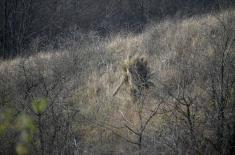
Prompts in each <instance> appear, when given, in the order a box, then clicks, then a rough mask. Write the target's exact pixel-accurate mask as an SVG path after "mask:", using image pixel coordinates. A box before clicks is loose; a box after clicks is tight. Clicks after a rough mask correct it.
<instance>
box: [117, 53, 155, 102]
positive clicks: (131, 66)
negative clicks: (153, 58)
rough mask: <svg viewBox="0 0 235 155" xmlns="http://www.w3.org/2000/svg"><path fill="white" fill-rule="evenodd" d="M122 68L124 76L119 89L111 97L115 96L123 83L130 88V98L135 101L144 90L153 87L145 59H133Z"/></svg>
mask: <svg viewBox="0 0 235 155" xmlns="http://www.w3.org/2000/svg"><path fill="white" fill-rule="evenodd" d="M122 68H123V71H124V76H123V79H122V81H121V83H120V85H119V87H117V89H116V90H115V91H114V93H113V96H115V95H116V94H117V92H118V91H119V89H120V88H121V86H122V85H123V84H124V83H125V84H126V85H127V86H128V87H129V88H130V93H131V96H132V97H133V98H134V99H135V100H136V99H137V98H139V97H141V96H142V95H143V93H144V92H145V90H147V89H148V88H150V87H151V86H153V83H152V82H151V81H150V76H151V73H150V69H149V67H148V63H147V60H146V58H144V57H135V58H133V59H128V60H127V61H126V62H125V63H124V64H123V66H122Z"/></svg>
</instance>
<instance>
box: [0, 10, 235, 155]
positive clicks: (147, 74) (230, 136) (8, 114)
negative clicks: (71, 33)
mask: <svg viewBox="0 0 235 155" xmlns="http://www.w3.org/2000/svg"><path fill="white" fill-rule="evenodd" d="M79 35H80V36H81V37H80V38H79V39H74V38H73V37H71V38H70V39H68V40H64V41H63V44H62V45H60V46H59V47H60V48H58V49H57V50H54V49H50V48H48V49H47V50H45V51H41V52H40V53H36V52H35V53H36V54H35V55H32V56H29V57H18V58H14V59H12V60H1V62H0V107H1V109H0V112H1V113H0V123H1V124H0V154H15V153H16V152H17V153H18V154H102V155H104V154H107V155H109V154H139V155H140V154H142V155H144V154H224V155H225V154H235V149H234V146H235V141H234V140H235V130H234V129H235V121H234V120H235V90H234V88H235V43H234V41H235V10H233V9H227V10H224V11H221V12H219V13H214V14H212V13H207V14H203V15H195V16H192V17H190V18H185V19H178V18H173V19H172V18H171V19H165V20H162V21H161V22H158V23H151V24H148V26H146V28H145V30H144V31H143V33H140V34H134V33H126V32H123V33H122V32H120V33H119V34H117V35H113V36H110V37H107V38H101V37H100V36H98V35H97V34H95V33H92V32H91V33H89V34H79ZM32 50H37V48H36V47H35V48H32ZM32 53H34V51H32ZM15 148H16V149H15ZM15 150H16V151H15Z"/></svg>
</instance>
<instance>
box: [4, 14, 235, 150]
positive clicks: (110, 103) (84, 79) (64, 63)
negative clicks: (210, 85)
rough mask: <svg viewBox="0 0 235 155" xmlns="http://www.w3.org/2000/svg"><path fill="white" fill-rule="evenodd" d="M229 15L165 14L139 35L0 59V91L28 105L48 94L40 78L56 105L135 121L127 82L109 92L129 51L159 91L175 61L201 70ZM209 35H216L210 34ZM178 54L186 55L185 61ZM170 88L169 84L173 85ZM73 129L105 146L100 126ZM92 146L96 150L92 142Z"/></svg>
mask: <svg viewBox="0 0 235 155" xmlns="http://www.w3.org/2000/svg"><path fill="white" fill-rule="evenodd" d="M234 18H235V12H234V10H229V11H224V12H222V13H219V14H216V15H204V16H203V17H192V18H190V19H184V20H174V21H173V20H171V21H169V20H165V21H162V22H161V23H158V24H153V25H150V26H149V27H147V28H146V31H145V32H143V33H142V34H139V35H132V34H128V35H122V34H119V35H117V36H114V37H112V38H111V39H110V38H109V39H105V40H99V37H96V36H92V37H90V38H91V39H89V40H90V42H91V43H90V44H89V45H88V46H87V45H86V46H83V47H81V46H80V45H77V43H76V42H75V43H73V44H72V45H70V46H69V47H67V48H64V49H63V50H58V52H51V53H50V52H48V53H47V52H46V53H39V54H37V55H35V56H32V57H30V58H26V59H23V58H16V59H14V60H9V61H3V62H1V64H0V79H1V81H0V82H1V83H0V84H1V88H0V92H1V94H2V95H3V94H5V95H6V96H7V97H6V98H7V100H9V102H10V103H11V104H12V105H13V106H16V107H17V109H18V110H26V111H29V110H28V109H27V106H26V105H28V104H29V103H30V102H31V100H32V99H33V98H40V97H43V96H46V95H48V94H45V88H44V85H43V82H42V80H43V81H44V84H46V85H47V87H48V89H49V90H50V92H49V95H48V96H49V98H50V99H49V101H50V102H53V103H54V104H56V107H57V108H58V109H60V108H61V107H63V106H64V105H67V103H68V102H69V103H70V104H72V106H74V107H79V108H80V112H81V114H83V115H85V116H86V117H89V118H90V119H91V120H93V121H97V122H102V123H103V122H104V121H105V122H107V123H110V124H112V125H113V126H122V123H123V118H122V117H123V115H125V117H126V118H127V119H129V121H131V122H132V123H133V124H134V126H138V118H137V117H138V116H136V113H135V108H134V107H133V106H132V103H131V100H130V97H129V91H128V87H127V86H123V87H122V88H121V90H120V91H119V93H118V94H117V95H116V96H115V97H113V96H112V93H113V91H114V90H115V88H116V87H117V86H118V84H119V83H120V79H121V77H122V74H123V73H122V69H121V66H122V64H123V62H124V61H125V60H127V59H128V57H136V56H144V57H146V58H147V60H148V64H149V66H150V68H151V71H152V72H153V73H154V74H153V77H152V81H153V82H154V84H155V85H156V90H155V92H157V91H163V88H162V86H161V85H159V83H158V82H157V81H158V80H159V79H160V80H161V81H162V82H165V83H167V82H168V81H169V82H172V81H174V80H176V77H177V75H178V74H177V67H181V66H180V64H178V62H184V63H186V64H187V63H188V65H186V67H187V66H191V67H192V66H200V67H199V70H202V71H203V68H204V67H203V66H205V65H206V63H207V59H208V57H212V56H214V55H215V50H214V47H213V43H211V42H212V41H213V42H214V41H215V42H216V40H217V41H218V38H220V37H221V36H222V35H221V34H223V25H221V22H220V20H222V21H223V22H224V23H227V24H229V25H230V26H231V27H232V29H233V30H234V26H235V23H234V22H235V19H234ZM218 19H220V20H218ZM213 35H215V36H214V37H215V38H217V39H215V40H211V37H213ZM219 41H220V39H219ZM183 58H187V59H188V60H190V61H184V60H183ZM184 67H185V66H184ZM58 81H59V82H58ZM27 83H31V84H32V85H33V84H35V83H36V85H35V86H34V87H33V88H32V89H30V90H28V88H27ZM55 83H56V88H55V89H54V87H53V86H54V84H55ZM169 87H170V86H169ZM174 89H175V86H174V84H173V86H172V90H174ZM198 89H199V90H198ZM58 90H59V91H58ZM27 91H30V92H27ZM198 91H200V94H203V93H205V92H204V91H205V90H200V88H197V92H198ZM192 92H194V93H196V92H195V90H192ZM27 93H29V94H30V95H27ZM48 96H47V97H48ZM206 96H207V94H205V97H206ZM149 102H150V103H153V102H155V99H154V98H151V99H150V100H149ZM150 107H151V104H150ZM77 119H79V118H77ZM154 120H155V119H154ZM159 121H160V122H161V119H156V120H155V122H154V121H153V123H151V125H150V127H149V129H148V132H149V133H151V132H152V131H151V128H157V127H159V126H158V125H157V124H158V122H159ZM75 130H78V131H79V132H82V131H84V133H83V138H84V143H88V144H96V145H94V146H97V147H99V149H101V150H103V151H104V150H106V151H107V148H102V147H105V145H103V144H102V147H101V146H99V145H98V141H99V140H98V139H96V138H97V137H99V136H100V134H101V133H103V132H104V129H103V128H97V127H94V126H93V125H92V124H89V123H88V125H87V124H86V125H81V126H80V127H79V129H77V128H75ZM117 132H118V133H120V134H124V135H125V136H127V135H126V130H122V129H120V130H117ZM132 136H133V135H130V137H132ZM94 137H96V138H94ZM110 137H112V132H110V130H105V135H104V141H105V142H104V143H105V144H106V145H108V146H110V144H109V142H108V139H109V138H110ZM123 145H125V144H121V141H120V145H119V142H116V143H115V144H113V145H111V146H112V147H111V148H109V149H114V147H115V148H116V150H121V149H123V148H126V146H123ZM109 149H108V150H109ZM94 150H96V151H97V148H94ZM114 150H115V149H114ZM101 152H102V151H101Z"/></svg>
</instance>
